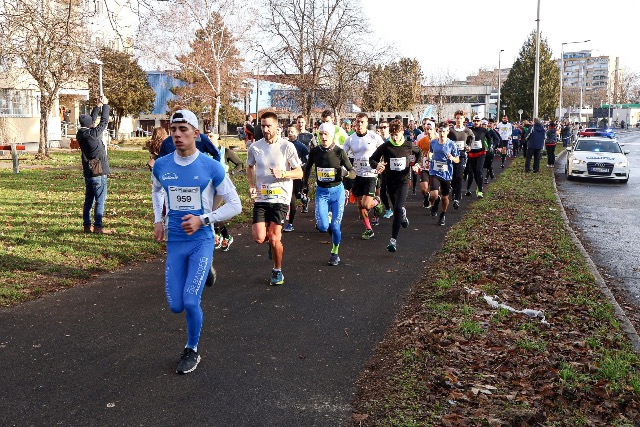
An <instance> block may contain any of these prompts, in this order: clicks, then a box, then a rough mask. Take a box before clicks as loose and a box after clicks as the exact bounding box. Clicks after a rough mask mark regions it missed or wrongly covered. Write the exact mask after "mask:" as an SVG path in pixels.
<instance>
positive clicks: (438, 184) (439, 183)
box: [429, 175, 451, 196]
mask: <svg viewBox="0 0 640 427" xmlns="http://www.w3.org/2000/svg"><path fill="white" fill-rule="evenodd" d="M438 188H440V194H441V195H443V196H448V195H449V193H450V192H451V181H445V180H444V179H442V178H440V177H437V176H435V175H429V190H431V191H436V190H437V189H438Z"/></svg>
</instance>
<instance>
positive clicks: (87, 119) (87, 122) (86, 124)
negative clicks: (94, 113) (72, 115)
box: [80, 114, 93, 128]
mask: <svg viewBox="0 0 640 427" xmlns="http://www.w3.org/2000/svg"><path fill="white" fill-rule="evenodd" d="M80 126H81V127H83V128H90V127H91V126H93V117H91V116H90V115H89V114H80Z"/></svg>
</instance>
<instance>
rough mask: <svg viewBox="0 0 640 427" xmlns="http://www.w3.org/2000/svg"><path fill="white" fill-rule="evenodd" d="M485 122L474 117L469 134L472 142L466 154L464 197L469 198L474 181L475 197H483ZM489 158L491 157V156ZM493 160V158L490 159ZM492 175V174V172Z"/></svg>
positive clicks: (486, 132) (486, 138) (485, 151)
mask: <svg viewBox="0 0 640 427" xmlns="http://www.w3.org/2000/svg"><path fill="white" fill-rule="evenodd" d="M485 122H486V120H482V121H481V120H480V117H478V116H475V117H474V118H473V127H472V128H471V133H472V135H473V142H472V143H471V147H469V148H470V151H469V152H468V153H467V155H468V156H469V160H468V161H467V167H468V176H467V192H466V193H465V196H471V185H472V184H473V181H474V180H475V181H476V196H477V197H478V198H482V197H484V192H483V191H482V190H483V189H482V184H483V182H482V168H483V167H484V166H485V157H487V149H488V136H487V135H488V132H489V131H488V129H486V128H485V127H483V126H482V124H483V123H485ZM491 156H493V155H492V154H491ZM491 158H493V157H491ZM492 173H493V172H492Z"/></svg>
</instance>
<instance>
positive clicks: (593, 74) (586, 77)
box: [558, 50, 615, 92]
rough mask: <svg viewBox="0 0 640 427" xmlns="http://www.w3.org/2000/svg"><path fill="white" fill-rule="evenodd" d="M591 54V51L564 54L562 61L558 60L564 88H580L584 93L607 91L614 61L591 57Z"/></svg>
mask: <svg viewBox="0 0 640 427" xmlns="http://www.w3.org/2000/svg"><path fill="white" fill-rule="evenodd" d="M591 53H592V51H591V50H581V51H579V52H564V54H563V59H564V61H562V60H560V59H558V68H560V71H561V73H562V82H563V83H562V84H563V87H564V88H580V87H581V86H582V89H583V90H584V91H585V92H589V91H594V90H599V89H604V90H605V91H607V90H609V88H610V87H611V85H612V84H613V74H614V70H615V61H612V60H611V59H610V58H609V57H608V56H592V54H591ZM563 63H564V64H563Z"/></svg>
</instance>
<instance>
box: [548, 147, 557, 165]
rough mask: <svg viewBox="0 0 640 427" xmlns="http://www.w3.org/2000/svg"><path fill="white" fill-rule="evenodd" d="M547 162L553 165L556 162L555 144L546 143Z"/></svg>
mask: <svg viewBox="0 0 640 427" xmlns="http://www.w3.org/2000/svg"><path fill="white" fill-rule="evenodd" d="M546 148H547V164H548V165H554V164H555V163H556V146H555V145H547V147H546Z"/></svg>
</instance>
